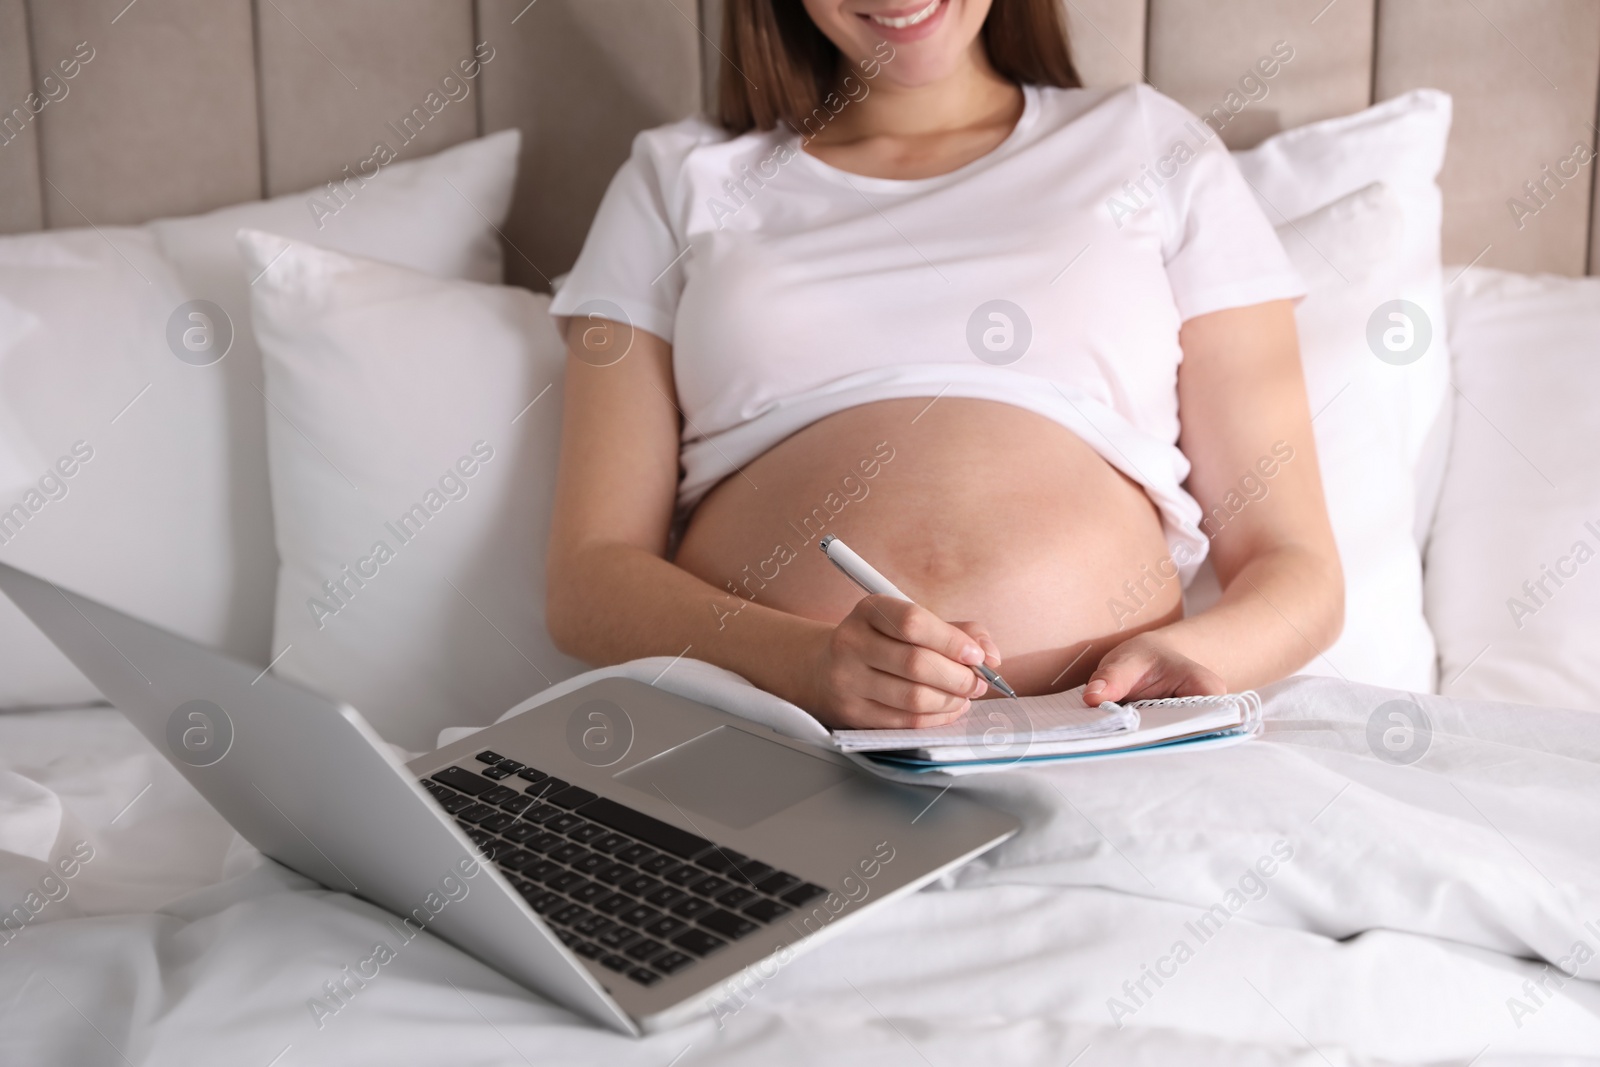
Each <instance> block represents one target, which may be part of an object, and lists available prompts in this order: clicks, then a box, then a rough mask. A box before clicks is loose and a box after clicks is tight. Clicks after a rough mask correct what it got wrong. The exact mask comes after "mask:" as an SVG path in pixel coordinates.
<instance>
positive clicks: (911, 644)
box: [852, 597, 988, 710]
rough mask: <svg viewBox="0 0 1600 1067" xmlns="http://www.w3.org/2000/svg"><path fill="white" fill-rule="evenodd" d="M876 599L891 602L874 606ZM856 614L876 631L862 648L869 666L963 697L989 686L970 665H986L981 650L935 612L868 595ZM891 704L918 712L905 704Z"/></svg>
mask: <svg viewBox="0 0 1600 1067" xmlns="http://www.w3.org/2000/svg"><path fill="white" fill-rule="evenodd" d="M877 600H884V601H887V603H882V604H875V603H869V602H870V601H877ZM852 615H858V617H859V618H861V619H863V620H864V621H866V623H867V624H868V625H869V626H870V627H871V630H870V632H868V633H867V634H865V635H864V637H863V641H862V645H861V648H860V650H859V651H860V654H861V658H862V660H863V661H864V662H865V663H866V664H867V665H868V666H870V667H872V668H874V669H876V670H878V671H881V672H883V673H885V674H889V675H893V676H896V677H899V678H903V679H905V680H906V681H908V682H912V683H917V684H920V685H923V686H930V687H932V688H935V689H938V690H941V691H943V692H945V693H949V694H953V695H955V696H958V697H964V698H965V697H976V696H981V695H982V694H983V692H984V691H985V690H986V689H987V688H988V685H987V683H985V682H984V680H983V679H982V678H980V677H979V676H978V674H977V673H976V672H975V671H973V669H972V667H971V666H968V665H967V664H968V663H982V662H983V660H984V652H983V649H982V647H981V646H980V645H978V644H977V643H976V642H975V640H974V639H973V638H972V637H970V636H968V635H967V634H966V633H965V632H964V631H962V630H959V629H957V628H956V627H954V626H952V625H950V624H949V623H947V622H945V621H944V620H942V619H940V618H939V617H938V616H936V615H934V614H933V613H932V612H929V611H926V610H925V609H923V608H919V607H917V606H916V605H915V604H909V603H907V602H906V601H904V600H894V599H892V598H887V597H867V598H865V599H864V600H863V601H862V603H861V604H860V605H857V609H856V611H855V612H852ZM952 635H954V636H952ZM907 699H911V698H909V697H908V698H907ZM889 703H895V704H897V705H898V706H902V707H908V708H911V709H912V710H917V709H916V708H915V707H914V706H913V705H911V704H906V703H901V702H900V701H890V702H889ZM933 710H943V709H933Z"/></svg>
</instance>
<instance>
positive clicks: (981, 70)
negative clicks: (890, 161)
mask: <svg viewBox="0 0 1600 1067" xmlns="http://www.w3.org/2000/svg"><path fill="white" fill-rule="evenodd" d="M893 62H894V61H893V60H892V59H891V60H890V61H889V63H888V64H885V66H889V65H892V64H893ZM855 76H856V77H857V78H859V77H860V75H859V74H856V75H855ZM868 84H869V85H870V90H869V91H868V93H867V95H866V96H864V97H862V98H860V99H859V100H857V101H856V102H854V103H851V104H850V105H849V106H847V107H846V108H845V109H844V110H843V111H841V112H840V113H839V115H838V117H837V118H835V119H834V120H833V122H831V123H829V125H828V128H827V129H826V130H825V131H823V135H822V136H821V137H819V138H818V139H819V140H821V141H823V142H824V143H831V144H850V143H853V142H859V141H863V140H867V139H869V138H889V139H895V138H905V139H916V138H923V137H930V136H933V137H937V136H938V135H939V134H942V133H951V132H955V131H959V130H968V129H972V128H974V127H979V128H981V127H990V126H997V125H998V126H1005V127H1006V128H1008V129H1009V128H1010V126H1012V125H1014V124H1015V122H1016V117H1017V115H1018V113H1019V112H1020V110H1021V107H1022V93H1021V90H1019V89H1018V88H1017V86H1015V85H1014V84H1012V83H1011V82H1009V81H1007V80H1006V79H1005V78H1002V77H1001V76H1000V75H999V73H997V72H996V71H995V69H994V67H992V66H990V64H989V58H988V56H987V55H986V54H985V53H984V49H983V45H982V43H981V42H980V41H976V40H975V41H973V43H972V48H971V49H969V50H968V53H967V55H966V56H965V58H964V59H963V61H962V62H961V63H960V64H959V65H958V66H957V67H956V68H955V69H954V70H952V71H951V72H950V73H949V74H947V75H946V76H945V77H943V78H940V79H939V80H937V81H933V82H929V83H927V84H924V85H915V86H905V85H896V84H894V83H893V82H892V81H891V80H890V79H888V78H884V77H880V78H879V79H878V80H877V81H876V82H875V83H868Z"/></svg>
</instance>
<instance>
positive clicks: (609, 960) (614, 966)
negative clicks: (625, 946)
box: [600, 956, 633, 974]
mask: <svg viewBox="0 0 1600 1067" xmlns="http://www.w3.org/2000/svg"><path fill="white" fill-rule="evenodd" d="M600 966H602V967H604V968H606V969H607V970H612V971H616V972H618V973H619V974H620V973H623V972H626V971H630V970H632V969H633V964H632V963H631V962H629V960H628V958H627V957H626V956H601V957H600Z"/></svg>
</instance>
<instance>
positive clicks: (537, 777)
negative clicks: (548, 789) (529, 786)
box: [517, 767, 550, 782]
mask: <svg viewBox="0 0 1600 1067" xmlns="http://www.w3.org/2000/svg"><path fill="white" fill-rule="evenodd" d="M517 777H518V778H521V779H522V780H523V781H524V782H542V781H544V780H545V779H546V778H548V777H550V776H549V775H548V774H546V773H544V772H543V771H536V770H534V769H533V768H532V767H524V768H522V770H520V771H518V772H517Z"/></svg>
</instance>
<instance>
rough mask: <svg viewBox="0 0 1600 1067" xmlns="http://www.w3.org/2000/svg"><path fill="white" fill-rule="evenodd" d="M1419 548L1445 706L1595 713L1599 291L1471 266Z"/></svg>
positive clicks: (1599, 668) (1593, 284) (1459, 297)
mask: <svg viewBox="0 0 1600 1067" xmlns="http://www.w3.org/2000/svg"><path fill="white" fill-rule="evenodd" d="M1450 349H1451V352H1452V354H1453V355H1454V357H1455V378H1456V384H1457V387H1458V388H1459V389H1460V390H1461V398H1462V399H1461V401H1460V402H1459V403H1458V404H1457V407H1456V420H1455V430H1454V433H1453V434H1452V437H1451V443H1450V463H1449V467H1448V468H1447V470H1446V473H1445V482H1444V492H1443V495H1442V496H1441V498H1440V501H1439V513H1438V516H1437V518H1436V520H1435V523H1434V529H1433V537H1432V539H1431V540H1430V541H1429V544H1428V567H1427V597H1428V599H1427V604H1428V617H1429V618H1430V619H1432V621H1433V627H1434V632H1435V633H1436V634H1437V635H1438V637H1439V666H1440V681H1441V691H1442V692H1445V693H1448V694H1450V695H1451V696H1463V697H1477V698H1480V699H1484V700H1507V701H1519V702H1525V703H1534V704H1557V705H1562V706H1565V707H1571V708H1583V709H1588V710H1593V711H1600V464H1597V458H1600V414H1597V413H1596V405H1597V404H1600V278H1563V277H1556V276H1553V275H1539V276H1529V275H1523V274H1510V273H1506V272H1503V271H1496V270H1489V269H1486V268H1483V267H1475V268H1473V269H1472V270H1470V271H1468V272H1467V273H1466V274H1465V275H1464V276H1463V277H1462V278H1461V280H1460V281H1459V282H1458V283H1457V284H1456V285H1454V286H1452V287H1451V292H1450Z"/></svg>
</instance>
